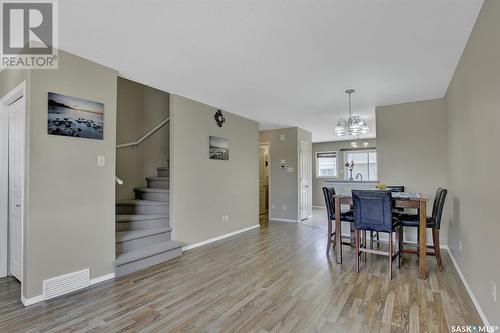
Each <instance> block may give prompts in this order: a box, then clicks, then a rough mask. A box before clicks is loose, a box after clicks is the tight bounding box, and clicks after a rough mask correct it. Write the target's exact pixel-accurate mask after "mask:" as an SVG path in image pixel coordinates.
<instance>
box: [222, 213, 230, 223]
mask: <svg viewBox="0 0 500 333" xmlns="http://www.w3.org/2000/svg"><path fill="white" fill-rule="evenodd" d="M221 220H222V224H225V223H229V215H227V214H226V215H222V219H221Z"/></svg>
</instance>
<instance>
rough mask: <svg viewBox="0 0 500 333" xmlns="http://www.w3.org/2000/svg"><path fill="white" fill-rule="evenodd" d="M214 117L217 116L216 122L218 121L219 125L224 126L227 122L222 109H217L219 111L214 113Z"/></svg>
mask: <svg viewBox="0 0 500 333" xmlns="http://www.w3.org/2000/svg"><path fill="white" fill-rule="evenodd" d="M214 118H215V122H216V123H217V125H218V126H219V127H222V125H223V124H224V123H225V122H226V118H224V116H223V115H222V111H221V110H217V112H216V113H215V115H214Z"/></svg>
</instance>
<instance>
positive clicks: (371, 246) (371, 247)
mask: <svg viewBox="0 0 500 333" xmlns="http://www.w3.org/2000/svg"><path fill="white" fill-rule="evenodd" d="M370 250H373V231H370Z"/></svg>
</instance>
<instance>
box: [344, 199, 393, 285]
mask: <svg viewBox="0 0 500 333" xmlns="http://www.w3.org/2000/svg"><path fill="white" fill-rule="evenodd" d="M352 203H353V206H354V227H355V228H356V240H355V245H354V247H355V253H356V254H355V257H356V272H357V273H359V259H360V258H359V257H360V255H361V254H363V253H372V254H379V255H384V256H387V258H388V261H387V263H388V266H387V267H388V268H387V271H388V279H389V281H390V280H392V262H393V261H394V259H396V263H397V267H398V268H399V266H400V263H401V261H400V256H399V244H400V242H399V233H398V232H397V231H398V229H399V219H398V218H397V217H395V216H394V215H393V213H392V208H393V201H392V195H391V191H389V190H387V191H379V190H352ZM367 230H368V231H370V232H372V231H376V232H384V233H387V234H389V248H388V250H387V252H385V251H380V250H373V249H367V248H366V242H364V246H363V247H361V246H360V243H361V233H360V232H361V231H367ZM394 233H396V244H397V245H398V247H397V249H396V251H394V249H393V241H392V237H393V234H394Z"/></svg>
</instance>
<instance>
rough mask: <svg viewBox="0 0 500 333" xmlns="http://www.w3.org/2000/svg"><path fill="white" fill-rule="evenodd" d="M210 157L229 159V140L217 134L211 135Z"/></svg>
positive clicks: (213, 158)
mask: <svg viewBox="0 0 500 333" xmlns="http://www.w3.org/2000/svg"><path fill="white" fill-rule="evenodd" d="M208 158H210V159H211V160H222V161H227V160H229V140H228V139H224V138H219V137H217V136H210V137H209V148H208Z"/></svg>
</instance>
